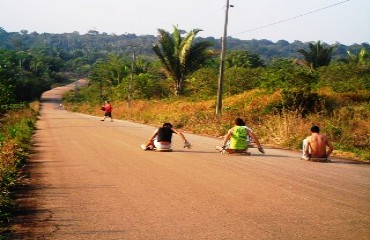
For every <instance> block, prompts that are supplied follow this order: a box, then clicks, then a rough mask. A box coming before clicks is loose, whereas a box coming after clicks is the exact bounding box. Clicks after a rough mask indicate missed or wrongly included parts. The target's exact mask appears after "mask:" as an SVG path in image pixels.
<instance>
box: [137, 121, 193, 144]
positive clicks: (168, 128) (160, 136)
mask: <svg viewBox="0 0 370 240" xmlns="http://www.w3.org/2000/svg"><path fill="white" fill-rule="evenodd" d="M173 133H176V134H177V135H179V136H180V137H181V139H182V140H183V141H184V148H185V147H187V148H191V144H190V143H189V142H188V141H187V140H186V138H185V136H184V134H183V133H182V132H180V131H179V130H176V129H174V128H173V126H172V124H171V123H164V124H163V125H162V127H160V128H158V129H157V130H156V131H155V132H154V133H153V135H152V136H151V137H150V139H149V141H148V143H147V144H142V145H141V148H142V149H143V150H153V149H154V148H156V149H158V150H159V149H171V141H172V134H173Z"/></svg>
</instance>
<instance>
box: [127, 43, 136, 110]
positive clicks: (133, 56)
mask: <svg viewBox="0 0 370 240" xmlns="http://www.w3.org/2000/svg"><path fill="white" fill-rule="evenodd" d="M135 58H136V57H135V49H134V50H132V63H131V79H130V83H129V85H128V105H129V106H130V107H131V99H132V83H133V81H134V71H135Z"/></svg>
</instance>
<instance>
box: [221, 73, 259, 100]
mask: <svg viewBox="0 0 370 240" xmlns="http://www.w3.org/2000/svg"><path fill="white" fill-rule="evenodd" d="M263 72H264V70H263V69H261V68H243V67H232V68H227V69H226V70H225V74H224V93H225V94H227V95H228V96H231V95H234V94H238V93H242V92H244V91H247V90H251V89H254V88H257V87H259V86H260V84H261V78H262V74H263Z"/></svg>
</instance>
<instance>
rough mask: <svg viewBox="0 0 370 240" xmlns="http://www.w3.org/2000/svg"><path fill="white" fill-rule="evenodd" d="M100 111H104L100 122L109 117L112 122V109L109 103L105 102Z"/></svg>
mask: <svg viewBox="0 0 370 240" xmlns="http://www.w3.org/2000/svg"><path fill="white" fill-rule="evenodd" d="M101 109H102V110H103V111H104V117H103V119H102V120H100V121H104V120H105V118H106V117H109V118H110V120H111V122H113V118H112V110H113V107H112V104H111V103H110V102H109V101H105V104H104V106H103V107H102V108H101Z"/></svg>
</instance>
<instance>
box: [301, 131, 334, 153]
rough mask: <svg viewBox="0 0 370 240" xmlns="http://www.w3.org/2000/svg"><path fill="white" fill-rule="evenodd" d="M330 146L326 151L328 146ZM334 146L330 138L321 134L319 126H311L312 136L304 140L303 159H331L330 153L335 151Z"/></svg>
mask: <svg viewBox="0 0 370 240" xmlns="http://www.w3.org/2000/svg"><path fill="white" fill-rule="evenodd" d="M327 147H328V148H329V149H328V151H326V148H327ZM333 150H334V147H333V144H332V143H331V141H330V139H329V138H328V137H327V136H326V135H324V134H320V128H319V126H312V127H311V136H308V137H307V138H306V139H304V140H303V156H302V159H304V160H309V159H310V158H326V159H327V160H330V154H331V153H332V152H333Z"/></svg>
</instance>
